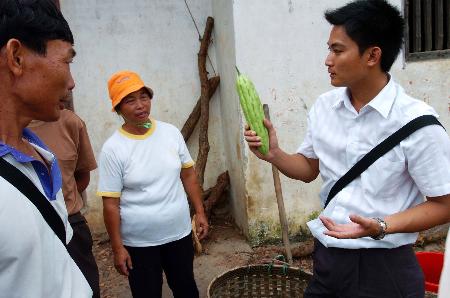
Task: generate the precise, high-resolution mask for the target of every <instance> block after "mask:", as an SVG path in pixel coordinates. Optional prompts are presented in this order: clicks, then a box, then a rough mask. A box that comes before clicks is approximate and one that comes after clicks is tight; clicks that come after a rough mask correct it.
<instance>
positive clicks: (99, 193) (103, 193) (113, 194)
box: [97, 191, 122, 198]
mask: <svg viewBox="0 0 450 298" xmlns="http://www.w3.org/2000/svg"><path fill="white" fill-rule="evenodd" d="M121 194H122V193H121V192H112V191H97V196H99V197H110V198H120V195H121Z"/></svg>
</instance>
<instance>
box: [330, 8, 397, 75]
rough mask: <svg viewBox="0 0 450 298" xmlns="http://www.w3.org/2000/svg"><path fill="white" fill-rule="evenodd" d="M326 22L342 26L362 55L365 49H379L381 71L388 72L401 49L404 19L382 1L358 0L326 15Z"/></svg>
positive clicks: (395, 9)
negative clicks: (380, 52) (374, 47)
mask: <svg viewBox="0 0 450 298" xmlns="http://www.w3.org/2000/svg"><path fill="white" fill-rule="evenodd" d="M325 18H326V20H327V21H328V22H329V23H330V24H332V25H335V26H343V27H344V28H345V31H346V33H347V35H348V36H349V37H350V38H351V39H352V40H353V41H355V42H356V44H357V45H358V47H359V52H360V53H361V54H362V53H363V52H364V51H365V50H366V49H367V48H369V47H371V46H377V47H379V48H380V49H381V51H382V54H381V63H380V66H381V69H382V70H383V71H385V72H387V71H389V70H390V68H391V66H392V64H393V63H394V61H395V59H396V58H397V55H398V53H399V52H400V49H401V47H402V43H403V34H404V20H403V18H402V16H401V14H400V11H399V10H398V9H397V8H395V7H394V6H392V5H390V4H389V3H387V2H386V1H385V0H357V1H353V2H350V3H348V4H346V5H345V6H342V7H340V8H337V9H335V10H328V11H326V12H325Z"/></svg>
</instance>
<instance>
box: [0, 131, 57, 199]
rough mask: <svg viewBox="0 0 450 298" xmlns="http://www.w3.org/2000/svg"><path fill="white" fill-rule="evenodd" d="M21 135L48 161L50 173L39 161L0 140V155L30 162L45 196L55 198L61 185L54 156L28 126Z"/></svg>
mask: <svg viewBox="0 0 450 298" xmlns="http://www.w3.org/2000/svg"><path fill="white" fill-rule="evenodd" d="M22 136H23V138H24V139H26V140H27V141H28V142H29V143H30V144H31V145H32V146H33V147H34V148H35V149H36V150H37V151H38V152H39V154H41V155H42V157H43V158H45V159H46V160H47V161H49V162H50V175H49V173H48V170H47V168H46V167H45V166H44V165H43V164H42V163H41V162H38V161H36V160H35V159H34V158H33V157H31V156H28V155H26V154H24V153H22V152H20V151H18V150H17V149H16V148H14V147H11V146H9V145H8V144H5V143H3V142H0V157H2V156H4V155H6V154H11V155H12V157H13V158H14V159H15V160H16V161H17V162H20V163H26V162H30V163H31V164H32V165H33V168H34V169H35V171H36V174H37V175H38V177H39V180H40V181H41V185H42V187H43V189H44V192H45V195H46V197H47V198H48V199H49V200H50V201H53V200H56V195H57V193H58V192H59V190H60V189H61V186H62V177H61V171H60V169H59V166H58V163H57V162H56V158H55V156H54V155H53V154H52V153H51V151H50V150H49V149H48V147H47V146H46V145H45V144H44V143H43V142H42V141H41V140H40V139H39V138H38V137H37V136H36V135H35V134H34V133H33V132H31V130H29V129H28V128H25V129H24V130H23V132H22Z"/></svg>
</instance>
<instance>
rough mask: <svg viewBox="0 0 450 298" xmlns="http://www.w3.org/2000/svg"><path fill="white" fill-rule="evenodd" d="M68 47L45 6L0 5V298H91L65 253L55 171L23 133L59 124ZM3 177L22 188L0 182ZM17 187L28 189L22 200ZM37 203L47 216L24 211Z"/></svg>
mask: <svg viewBox="0 0 450 298" xmlns="http://www.w3.org/2000/svg"><path fill="white" fill-rule="evenodd" d="M72 45H73V36H72V33H71V31H70V28H69V25H68V24H67V22H66V20H65V19H64V17H63V16H62V14H61V12H60V11H59V10H58V9H57V7H56V6H55V4H54V3H53V1H52V0H35V1H23V0H2V1H0V82H1V84H0V102H1V105H0V158H1V160H0V164H1V169H0V171H1V176H2V177H1V178H0V213H1V215H0V227H1V228H0V243H1V244H0V297H5V298H6V297H7V298H35V297H45V298H75V297H80V298H87V297H92V290H91V288H90V287H89V284H88V283H87V281H86V279H85V278H84V276H83V274H82V273H81V271H80V270H79V269H78V267H77V266H76V264H75V263H74V261H73V260H72V258H71V257H70V255H69V253H68V252H67V249H66V244H67V243H68V242H69V241H70V239H71V237H72V229H71V228H70V225H69V224H68V219H67V210H66V207H65V204H64V199H63V195H62V190H61V184H62V181H61V173H60V170H59V167H58V163H57V161H56V158H55V156H54V155H53V154H52V153H51V152H50V151H49V150H48V148H47V147H46V146H45V145H44V144H43V143H42V142H41V141H40V140H39V138H37V137H36V136H35V135H34V134H33V133H32V132H31V131H29V130H28V129H26V128H25V127H26V126H27V125H28V124H29V123H30V122H31V121H32V120H33V119H37V120H42V121H56V120H57V119H58V118H59V116H60V112H61V111H60V105H61V103H62V102H64V101H66V100H67V98H68V95H69V92H70V90H71V89H73V88H74V86H75V83H74V81H73V78H72V75H71V73H70V68H69V64H70V63H71V62H72V59H73V57H74V56H75V51H74V50H73V47H72ZM11 173H16V174H17V176H18V177H20V176H22V177H23V182H22V183H20V182H19V180H18V179H17V180H14V179H10V178H7V177H8V176H9V175H10V174H11ZM28 179H29V181H28ZM23 185H29V187H30V188H33V187H35V188H36V189H35V190H34V192H33V191H32V192H27V191H24V193H26V194H27V195H25V194H24V193H22V191H23V189H22V187H21V186H23ZM30 185H31V186H30ZM23 188H25V187H23ZM19 189H21V190H19ZM39 198H40V199H41V202H43V206H46V207H47V209H45V208H41V209H38V208H37V207H36V206H38V205H39V204H36V205H35V204H34V203H32V200H33V201H34V202H36V201H39V200H38V199H39ZM41 210H46V211H41ZM42 214H47V215H46V217H45V218H47V219H48V218H50V217H49V216H48V214H53V217H51V218H52V220H49V221H47V220H46V219H44V217H43V215H42ZM48 222H50V223H53V225H52V228H51V227H50V224H48ZM57 233H58V235H57Z"/></svg>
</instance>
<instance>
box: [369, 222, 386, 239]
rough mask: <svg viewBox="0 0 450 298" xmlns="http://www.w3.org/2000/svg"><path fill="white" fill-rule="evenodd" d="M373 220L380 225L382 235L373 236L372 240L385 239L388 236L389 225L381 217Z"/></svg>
mask: <svg viewBox="0 0 450 298" xmlns="http://www.w3.org/2000/svg"><path fill="white" fill-rule="evenodd" d="M373 219H375V220H376V221H377V222H378V225H379V226H380V229H379V231H380V233H379V234H378V235H376V236H371V238H372V239H374V240H381V239H383V238H384V236H386V230H387V224H386V222H385V221H384V220H382V219H381V218H379V217H374V218H373Z"/></svg>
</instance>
